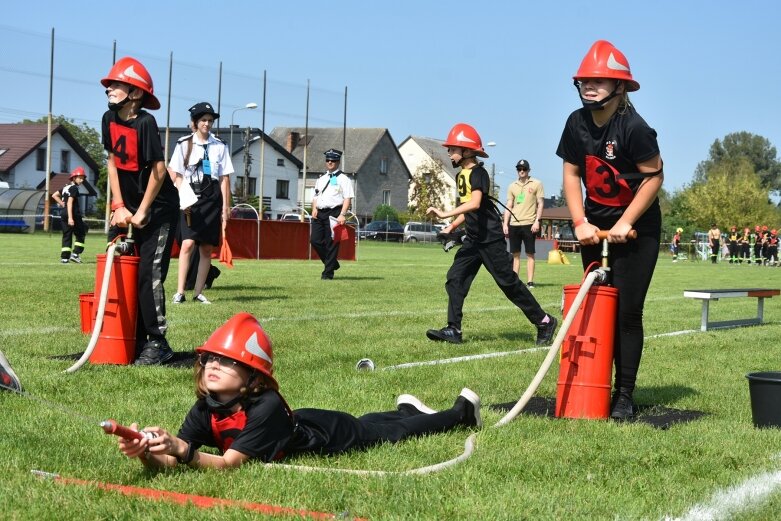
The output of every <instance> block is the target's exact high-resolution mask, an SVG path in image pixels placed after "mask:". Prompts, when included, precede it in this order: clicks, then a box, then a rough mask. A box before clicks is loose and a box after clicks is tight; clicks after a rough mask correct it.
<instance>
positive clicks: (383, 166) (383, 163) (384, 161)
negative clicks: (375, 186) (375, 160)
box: [380, 157, 388, 174]
mask: <svg viewBox="0 0 781 521" xmlns="http://www.w3.org/2000/svg"><path fill="white" fill-rule="evenodd" d="M380 173H381V174H387V173H388V158H387V157H383V158H381V159H380Z"/></svg>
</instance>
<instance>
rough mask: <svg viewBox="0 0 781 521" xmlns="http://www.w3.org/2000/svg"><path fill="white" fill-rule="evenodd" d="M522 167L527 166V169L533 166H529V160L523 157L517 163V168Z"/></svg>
mask: <svg viewBox="0 0 781 521" xmlns="http://www.w3.org/2000/svg"><path fill="white" fill-rule="evenodd" d="M522 168H525V169H526V170H530V169H531V166H529V162H528V161H526V160H525V159H521V160H520V161H518V163H517V164H516V165H515V169H516V170H521V169H522Z"/></svg>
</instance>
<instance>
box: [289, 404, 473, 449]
mask: <svg viewBox="0 0 781 521" xmlns="http://www.w3.org/2000/svg"><path fill="white" fill-rule="evenodd" d="M463 413H464V411H460V410H458V409H456V408H452V409H448V410H446V411H441V412H437V413H435V414H413V415H411V414H410V413H408V412H406V411H390V412H374V413H369V414H366V415H364V416H361V417H360V418H356V417H355V416H352V415H351V414H348V413H345V412H340V411H327V410H323V409H297V410H295V411H293V415H294V416H295V418H296V420H297V422H298V426H297V428H296V435H295V436H294V439H293V442H292V443H291V445H290V446H289V447H288V448H289V450H291V451H292V452H319V453H321V454H336V453H339V452H344V451H346V450H350V449H363V448H366V447H371V446H372V445H376V444H378V443H383V442H389V443H396V442H398V441H401V440H403V439H404V438H408V437H410V436H419V435H422V434H433V433H437V432H444V431H447V430H450V429H452V428H453V427H455V426H457V425H458V424H459V423H460V422H461V419H462V416H463Z"/></svg>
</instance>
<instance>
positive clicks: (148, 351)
mask: <svg viewBox="0 0 781 521" xmlns="http://www.w3.org/2000/svg"><path fill="white" fill-rule="evenodd" d="M173 356H174V352H173V350H171V346H169V345H168V342H167V341H166V339H165V338H163V339H160V340H149V341H148V342H147V343H146V344H144V349H143V350H142V351H141V354H140V355H138V358H137V359H136V361H135V362H134V365H163V364H164V363H166V362H167V361H169V360H170V359H171V358H173Z"/></svg>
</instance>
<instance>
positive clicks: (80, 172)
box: [68, 166, 87, 179]
mask: <svg viewBox="0 0 781 521" xmlns="http://www.w3.org/2000/svg"><path fill="white" fill-rule="evenodd" d="M79 176H81V177H87V174H85V173H84V169H83V168H82V167H80V166H77V167H76V168H74V169H73V172H71V175H70V177H69V178H68V179H73V178H74V177H79Z"/></svg>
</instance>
